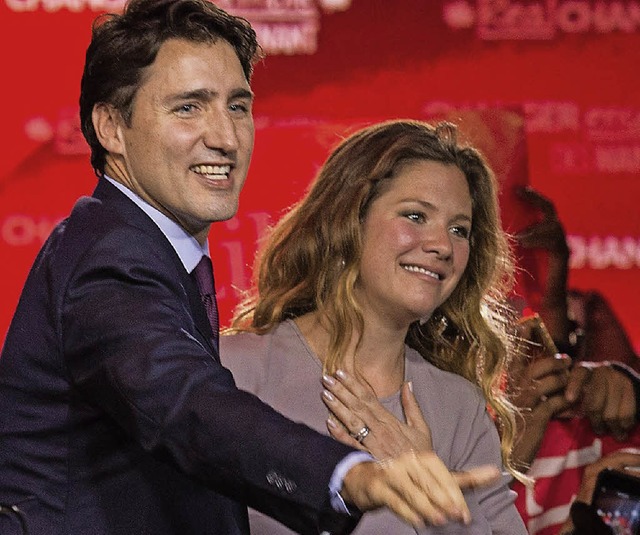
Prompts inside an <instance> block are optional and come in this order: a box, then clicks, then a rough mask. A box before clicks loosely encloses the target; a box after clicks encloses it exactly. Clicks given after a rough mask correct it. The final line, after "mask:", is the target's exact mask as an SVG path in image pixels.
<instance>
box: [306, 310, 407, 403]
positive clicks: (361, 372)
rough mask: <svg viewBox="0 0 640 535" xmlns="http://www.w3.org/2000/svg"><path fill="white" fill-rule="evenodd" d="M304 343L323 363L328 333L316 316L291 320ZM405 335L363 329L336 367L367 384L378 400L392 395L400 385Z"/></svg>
mask: <svg viewBox="0 0 640 535" xmlns="http://www.w3.org/2000/svg"><path fill="white" fill-rule="evenodd" d="M295 322H296V324H297V326H298V328H299V329H300V332H301V333H302V335H303V336H304V337H305V339H306V340H307V343H308V344H309V346H310V347H311V349H312V350H313V351H314V353H315V354H316V355H317V356H318V358H319V359H320V360H321V361H322V362H323V363H324V361H325V359H326V356H327V353H328V350H329V341H330V340H329V333H328V331H327V329H326V328H325V326H324V325H323V324H322V322H321V321H320V320H319V318H318V316H317V314H316V313H314V312H312V313H309V314H305V315H304V316H301V317H299V318H296V320H295ZM405 337H406V331H404V332H403V331H397V330H394V331H391V330H384V329H373V328H371V327H369V328H367V325H366V323H365V329H364V335H363V336H362V340H360V346H359V347H358V348H357V352H356V346H357V344H358V334H357V333H353V334H352V337H351V341H350V343H349V347H348V349H347V352H346V355H345V357H344V360H343V362H342V363H341V364H340V365H339V367H341V368H342V369H344V370H345V371H347V372H349V373H353V374H355V375H357V376H359V377H361V378H363V379H364V380H365V381H367V382H368V383H369V384H370V385H371V387H372V388H373V390H374V392H375V393H376V395H377V396H378V397H379V398H384V397H387V396H390V395H392V394H394V393H396V392H397V391H398V390H399V389H400V387H401V386H402V383H403V382H404V365H405V364H404V356H405V355H404V353H405V343H404V340H405Z"/></svg>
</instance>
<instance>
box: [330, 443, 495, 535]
mask: <svg viewBox="0 0 640 535" xmlns="http://www.w3.org/2000/svg"><path fill="white" fill-rule="evenodd" d="M499 477H500V471H499V470H498V468H497V467H495V466H481V467H477V468H473V469H471V470H469V471H467V472H461V473H456V474H453V473H451V472H449V470H448V469H447V467H446V466H445V465H444V463H443V462H442V461H441V460H440V459H439V458H438V456H437V455H436V454H435V453H433V452H420V453H415V452H409V453H405V454H402V455H401V456H399V457H396V458H394V459H388V460H385V461H378V462H362V463H359V464H357V465H355V466H354V467H353V468H351V470H349V472H347V474H346V476H345V478H344V481H343V486H342V490H341V492H340V494H341V495H342V498H343V499H344V500H345V502H347V503H350V504H353V505H355V506H356V507H357V508H358V509H360V510H361V511H363V512H365V511H370V510H372V509H377V508H379V507H388V508H389V509H390V510H391V511H393V512H394V513H395V514H396V515H398V516H399V517H400V518H402V519H403V520H404V521H406V522H408V523H409V524H411V525H412V526H414V527H415V528H421V527H423V526H424V525H425V523H428V524H432V525H435V526H439V525H443V524H445V523H447V522H449V521H457V522H463V523H464V524H469V523H470V522H471V513H470V511H469V508H468V507H467V504H466V502H465V500H464V497H463V495H462V490H461V489H466V488H475V487H480V486H484V485H490V484H491V483H494V482H495V481H497V480H498V478H499Z"/></svg>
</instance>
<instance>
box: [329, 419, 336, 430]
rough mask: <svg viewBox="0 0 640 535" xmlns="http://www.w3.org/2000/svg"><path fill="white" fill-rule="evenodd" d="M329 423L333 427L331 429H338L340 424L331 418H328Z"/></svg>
mask: <svg viewBox="0 0 640 535" xmlns="http://www.w3.org/2000/svg"><path fill="white" fill-rule="evenodd" d="M327 425H328V426H329V427H330V428H331V429H337V428H338V426H337V425H336V423H335V422H334V421H333V420H332V419H331V418H327Z"/></svg>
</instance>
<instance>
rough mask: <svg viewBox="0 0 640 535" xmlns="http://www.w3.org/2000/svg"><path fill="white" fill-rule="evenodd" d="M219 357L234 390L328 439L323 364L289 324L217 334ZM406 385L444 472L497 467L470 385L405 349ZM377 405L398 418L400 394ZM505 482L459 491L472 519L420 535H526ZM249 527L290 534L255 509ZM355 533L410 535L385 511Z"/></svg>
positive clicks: (478, 397)
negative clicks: (267, 330)
mask: <svg viewBox="0 0 640 535" xmlns="http://www.w3.org/2000/svg"><path fill="white" fill-rule="evenodd" d="M220 355H221V357H222V363H223V364H224V365H225V366H227V367H228V368H229V369H230V370H231V371H232V372H233V376H234V378H235V380H236V382H237V384H238V387H239V388H241V389H244V390H248V391H250V392H253V393H254V394H256V395H257V396H258V397H260V398H261V399H262V400H263V401H265V402H266V403H268V404H269V405H271V406H272V407H274V408H275V409H276V410H278V411H280V412H281V413H282V414H284V415H285V416H287V417H288V418H290V419H292V420H294V421H299V422H303V423H305V424H307V425H309V426H310V427H312V428H313V429H315V430H316V431H319V432H321V433H325V434H327V429H326V424H325V422H326V419H327V417H328V411H327V408H326V407H325V405H324V403H322V400H321V393H322V391H323V387H322V384H321V382H320V379H321V376H322V364H321V362H320V360H319V359H318V358H317V356H316V355H315V354H314V353H313V351H312V350H311V348H310V347H309V345H308V344H307V342H306V340H305V338H304V337H303V336H302V333H301V332H300V331H299V329H298V327H297V325H296V324H295V322H293V321H285V322H284V323H282V324H280V325H279V326H278V327H277V328H276V329H274V330H273V331H271V332H270V333H268V334H265V335H262V336H259V335H255V334H250V333H242V334H236V335H233V336H222V337H221V339H220ZM405 380H407V381H412V382H413V392H414V393H415V395H416V398H417V400H418V403H419V404H420V407H421V409H422V412H423V414H424V417H425V419H426V421H427V423H428V425H429V427H430V429H431V435H432V438H433V447H434V450H435V452H436V453H437V454H438V456H439V457H440V458H441V459H442V461H443V462H444V464H445V465H446V466H447V467H448V468H449V469H450V470H456V471H459V470H465V469H468V468H471V467H474V466H478V465H482V464H494V465H497V466H499V467H500V468H501V469H502V461H501V458H500V439H499V437H498V432H497V429H496V427H495V424H494V423H493V421H492V420H491V417H490V416H489V414H488V413H487V411H486V404H485V400H484V398H483V396H482V393H481V391H480V390H479V389H478V388H477V387H476V386H474V385H473V384H471V383H470V382H469V381H467V380H466V379H464V378H462V377H460V376H458V375H455V374H452V373H449V372H445V371H442V370H440V369H438V368H436V367H435V366H433V365H432V364H430V363H428V362H427V361H425V360H424V359H423V358H422V357H421V356H420V355H419V354H418V353H417V352H416V351H414V350H412V349H410V348H409V347H407V350H406V365H405ZM380 401H381V402H382V404H383V405H384V406H385V407H386V408H387V410H389V411H391V412H392V413H393V414H394V415H395V416H396V417H397V418H399V419H402V420H404V417H403V414H402V405H401V401H400V392H397V393H396V394H394V395H392V396H390V397H388V398H384V399H381V400H380ZM292 453H294V452H292ZM509 481H510V478H509V477H507V476H504V477H503V478H502V479H501V481H500V482H498V483H497V484H495V485H493V486H491V487H487V488H483V489H479V490H473V491H468V492H465V498H466V500H467V504H468V506H469V509H470V510H471V515H472V518H473V522H472V524H471V525H470V526H466V527H465V526H463V525H461V524H458V523H449V524H447V525H446V526H444V527H427V528H425V529H423V530H421V531H420V532H419V533H420V534H429V535H435V534H453V533H460V534H474V535H481V534H482V535H485V534H486V535H489V534H505V535H520V534H522V535H526V529H525V527H524V524H523V522H522V520H521V518H520V516H519V514H518V511H517V510H516V508H515V505H514V499H515V493H514V492H513V491H511V490H510V489H509V486H508V484H509ZM250 521H251V533H252V534H253V535H279V534H283V535H284V534H290V533H293V532H291V531H290V530H288V529H287V528H285V527H284V526H282V525H281V524H279V523H278V522H276V521H275V520H272V519H270V518H268V517H266V516H264V515H262V514H260V513H258V512H256V511H252V510H250ZM354 533H355V534H359V535H363V534H367V535H372V534H376V533H379V534H384V535H389V534H394V535H403V534H411V535H414V534H415V533H416V531H415V530H414V529H413V528H412V527H411V526H409V525H407V524H405V523H403V522H402V521H401V520H399V519H397V518H396V517H395V515H393V514H392V513H391V512H389V511H387V510H386V509H383V510H378V511H374V512H370V513H367V514H365V515H364V517H363V519H362V520H361V522H360V523H359V524H358V527H357V528H356V530H355V531H354Z"/></svg>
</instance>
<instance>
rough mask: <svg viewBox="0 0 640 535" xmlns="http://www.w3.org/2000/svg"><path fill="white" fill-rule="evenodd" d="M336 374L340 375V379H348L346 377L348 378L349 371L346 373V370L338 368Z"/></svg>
mask: <svg viewBox="0 0 640 535" xmlns="http://www.w3.org/2000/svg"><path fill="white" fill-rule="evenodd" d="M336 375H337V376H338V377H340V379H346V378H347V373H346V372H343V371H342V370H338V371H337V372H336Z"/></svg>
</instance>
